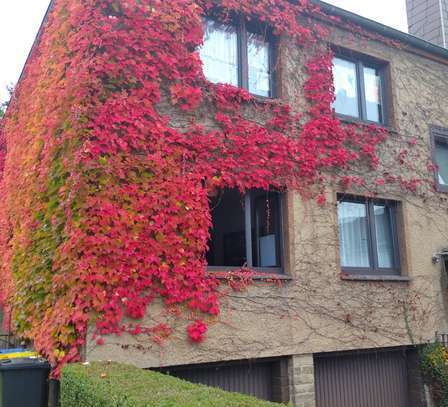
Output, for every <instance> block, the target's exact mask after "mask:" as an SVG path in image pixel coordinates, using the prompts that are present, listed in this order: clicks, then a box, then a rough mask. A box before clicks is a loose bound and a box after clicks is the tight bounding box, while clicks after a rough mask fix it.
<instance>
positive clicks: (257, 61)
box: [247, 34, 270, 97]
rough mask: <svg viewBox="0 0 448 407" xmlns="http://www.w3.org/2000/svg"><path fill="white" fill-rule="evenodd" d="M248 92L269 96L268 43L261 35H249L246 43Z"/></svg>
mask: <svg viewBox="0 0 448 407" xmlns="http://www.w3.org/2000/svg"><path fill="white" fill-rule="evenodd" d="M247 57H248V64H249V92H250V93H253V94H254V95H260V96H265V97H268V96H270V73H269V43H268V42H266V41H265V40H264V39H263V37H262V36H261V35H256V34H249V38H248V43H247Z"/></svg>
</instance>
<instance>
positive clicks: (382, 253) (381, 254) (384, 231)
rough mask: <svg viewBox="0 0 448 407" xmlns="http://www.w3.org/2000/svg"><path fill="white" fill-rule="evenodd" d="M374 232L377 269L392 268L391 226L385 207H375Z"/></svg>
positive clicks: (388, 213) (387, 210)
mask: <svg viewBox="0 0 448 407" xmlns="http://www.w3.org/2000/svg"><path fill="white" fill-rule="evenodd" d="M373 211H374V213H375V232H376V247H377V253H378V267H380V268H393V267H394V251H393V241H392V225H391V219H390V212H389V209H388V208H386V207H385V206H381V205H380V206H377V205H375V206H374V208H373Z"/></svg>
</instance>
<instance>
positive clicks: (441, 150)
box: [435, 141, 448, 185]
mask: <svg viewBox="0 0 448 407" xmlns="http://www.w3.org/2000/svg"><path fill="white" fill-rule="evenodd" d="M435 144H436V154H435V155H436V164H437V167H438V178H439V184H441V185H448V144H447V143H442V142H440V141H436V143H435Z"/></svg>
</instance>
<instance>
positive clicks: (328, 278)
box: [86, 31, 448, 367]
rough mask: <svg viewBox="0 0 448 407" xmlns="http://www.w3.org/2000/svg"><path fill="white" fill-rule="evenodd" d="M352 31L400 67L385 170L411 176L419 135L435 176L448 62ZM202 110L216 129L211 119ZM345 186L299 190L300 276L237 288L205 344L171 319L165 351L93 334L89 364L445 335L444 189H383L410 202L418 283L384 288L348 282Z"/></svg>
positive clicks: (291, 202)
mask: <svg viewBox="0 0 448 407" xmlns="http://www.w3.org/2000/svg"><path fill="white" fill-rule="evenodd" d="M349 38H351V37H350V36H348V35H347V33H345V32H342V31H335V32H334V33H333V35H332V37H331V39H332V42H333V43H334V44H336V45H340V46H344V47H345V48H349V49H353V50H362V52H363V53H365V54H368V55H371V56H374V57H376V58H379V59H381V60H384V61H389V62H390V74H391V78H392V81H391V86H392V97H393V110H394V112H393V113H394V114H393V117H394V119H393V123H392V124H391V125H392V127H393V128H394V129H395V130H394V132H393V133H392V136H391V138H390V140H389V141H388V142H387V143H386V144H385V145H384V146H383V147H382V152H381V154H382V156H383V159H384V168H382V171H389V172H390V173H393V174H398V173H403V172H406V171H408V170H405V169H403V167H401V166H399V165H398V164H397V159H396V153H397V151H399V150H400V149H402V148H404V147H407V148H409V145H408V141H409V140H411V139H414V138H415V139H416V140H417V144H416V146H415V147H412V148H410V149H412V151H413V153H412V154H413V155H412V160H411V161H412V162H413V164H414V166H415V171H416V172H417V173H424V172H426V166H427V162H428V159H429V157H430V137H429V126H430V125H431V124H435V125H439V126H442V127H448V104H447V103H446V99H447V97H448V66H447V65H444V64H441V63H438V62H435V61H430V60H427V59H424V58H422V57H421V56H418V55H416V54H415V53H412V52H407V51H405V50H404V49H396V48H391V47H388V46H386V45H383V44H380V43H378V42H369V41H366V40H349ZM282 49H283V58H282V64H281V65H282V66H281V68H282V95H283V98H284V99H285V100H287V101H289V102H290V103H292V104H296V105H298V106H303V97H302V93H301V92H302V86H301V85H302V84H303V80H304V69H303V62H302V61H304V57H303V52H302V50H300V49H297V48H295V47H293V46H292V45H291V44H288V43H287V42H284V43H283V44H282ZM160 109H161V110H166V109H171V108H170V106H169V105H162V106H160ZM201 114H203V120H204V123H205V124H206V125H207V126H210V127H212V126H213V123H212V122H211V121H210V119H209V118H210V115H207V112H202V113H201ZM185 123H188V118H187V117H176V118H175V119H174V120H173V125H174V126H176V127H180V128H181V127H182V126H183V125H184V124H185ZM353 173H354V174H358V173H360V174H363V175H364V176H365V177H366V178H367V179H369V170H368V169H366V168H362V167H360V168H355V169H353ZM336 192H337V187H336V186H330V188H329V191H328V203H327V204H326V205H325V206H323V207H319V206H317V205H316V204H315V203H314V202H313V201H308V202H305V201H303V200H302V199H301V198H300V197H299V196H298V195H297V194H292V193H289V194H288V197H287V203H286V206H287V208H286V209H287V210H286V222H285V223H286V225H287V226H286V231H285V233H286V254H287V267H286V271H287V273H288V274H289V275H290V277H291V278H292V279H291V281H285V282H283V283H282V284H281V285H280V286H276V285H272V284H268V283H264V282H257V283H256V284H255V285H254V286H252V287H250V288H249V289H248V291H247V292H243V293H232V294H231V295H230V296H229V297H228V298H227V299H226V300H225V301H224V303H223V304H222V306H223V307H222V308H223V309H222V314H221V316H220V317H219V318H218V319H217V320H216V321H214V322H212V324H211V325H210V328H209V334H208V340H207V341H205V342H204V343H203V344H201V345H199V346H196V345H195V346H192V345H190V344H189V343H188V342H187V340H186V335H185V323H183V322H180V321H175V319H174V317H170V318H171V319H172V320H173V323H174V325H175V327H176V330H175V335H174V337H173V338H172V339H171V340H169V341H168V342H167V343H166V345H165V346H164V347H159V346H158V345H155V344H153V343H152V342H151V341H149V340H148V339H147V338H146V339H145V338H143V337H137V338H134V337H131V336H130V335H122V336H121V337H109V338H106V344H105V345H104V346H96V345H95V343H94V342H93V341H90V342H89V344H88V346H87V353H86V355H87V359H88V360H98V359H100V360H101V359H102V360H105V359H114V360H119V361H123V362H128V363H133V364H136V365H137V366H141V367H153V366H160V365H179V364H187V363H201V362H212V361H218V360H237V359H243V358H260V357H272V356H281V355H293V354H305V353H308V354H309V353H315V352H329V351H336V350H347V349H356V348H371V347H381V346H396V345H404V344H409V343H411V342H412V341H414V342H417V343H418V342H420V343H421V342H424V341H426V340H428V339H431V338H432V337H433V335H434V332H435V331H436V330H438V331H443V330H445V329H446V327H447V323H446V319H445V315H446V307H447V295H446V293H447V292H448V291H447V283H446V281H444V280H443V279H442V277H441V271H440V266H439V265H436V266H434V265H433V264H432V263H431V257H432V255H433V254H434V253H435V252H437V251H438V250H440V249H441V248H442V247H445V246H448V213H447V208H448V205H447V204H446V198H444V199H445V201H444V202H440V197H442V196H443V194H432V195H430V196H429V198H425V199H424V198H422V197H419V196H414V195H412V194H410V193H405V192H403V191H400V190H398V189H396V188H393V187H388V188H387V190H385V191H383V193H382V196H383V197H385V198H390V199H397V200H399V201H401V202H402V221H401V225H400V229H401V231H402V234H403V236H404V241H403V247H402V250H401V252H402V253H401V254H402V261H403V270H402V274H403V275H405V276H408V277H409V278H410V281H409V282H384V283H383V282H359V281H344V280H342V279H341V274H340V266H339V252H338V250H339V249H338V231H337V213H336ZM353 192H355V193H356V192H358V193H365V191H353ZM165 316H166V310H164V309H163V307H161V306H160V304H159V305H157V304H156V305H154V306H152V307H151V309H150V310H149V313H148V325H154V321H156V323H157V322H162V321H163V320H164V319H162V317H163V318H165ZM143 324H144V322H143Z"/></svg>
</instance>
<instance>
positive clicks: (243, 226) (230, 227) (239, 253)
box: [207, 189, 282, 272]
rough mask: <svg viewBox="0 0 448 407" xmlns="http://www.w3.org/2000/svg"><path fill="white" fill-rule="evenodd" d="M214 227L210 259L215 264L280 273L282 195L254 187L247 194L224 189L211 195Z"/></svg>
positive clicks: (214, 265)
mask: <svg viewBox="0 0 448 407" xmlns="http://www.w3.org/2000/svg"><path fill="white" fill-rule="evenodd" d="M210 208H211V211H212V225H213V226H212V229H211V231H210V232H211V237H210V241H209V251H208V253H207V262H208V266H209V267H210V268H214V267H215V268H216V267H243V266H247V267H255V268H260V269H262V271H268V272H280V271H281V267H282V256H281V254H282V243H281V233H282V227H281V225H282V222H281V197H280V194H279V193H278V192H274V191H264V190H259V189H256V190H251V191H249V192H247V193H246V194H245V195H241V193H240V192H239V191H238V190H237V189H225V190H224V191H221V192H220V193H219V194H218V195H217V196H215V197H213V198H211V200H210Z"/></svg>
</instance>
